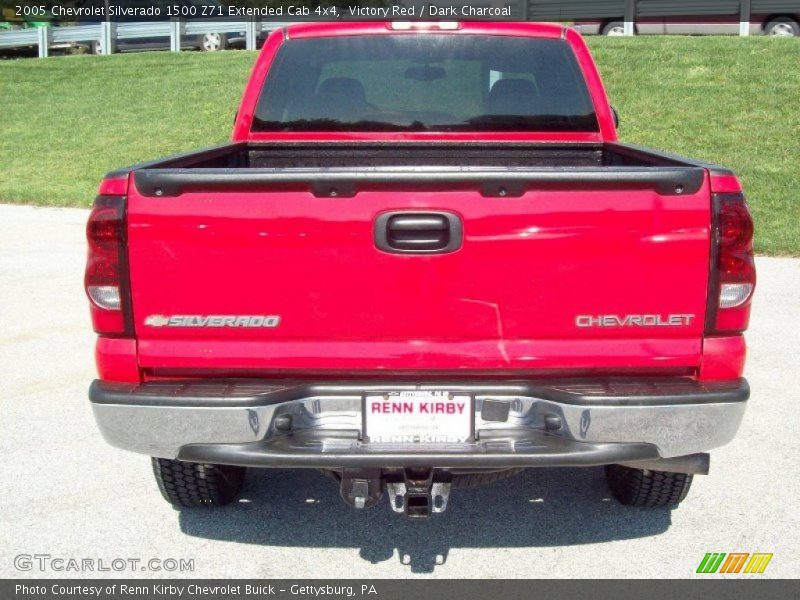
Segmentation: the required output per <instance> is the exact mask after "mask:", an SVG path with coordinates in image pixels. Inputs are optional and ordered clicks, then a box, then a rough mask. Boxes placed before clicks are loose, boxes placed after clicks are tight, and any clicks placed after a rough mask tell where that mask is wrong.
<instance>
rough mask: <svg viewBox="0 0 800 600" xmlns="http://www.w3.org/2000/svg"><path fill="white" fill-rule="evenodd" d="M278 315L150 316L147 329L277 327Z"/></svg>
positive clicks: (147, 319)
mask: <svg viewBox="0 0 800 600" xmlns="http://www.w3.org/2000/svg"><path fill="white" fill-rule="evenodd" d="M280 322H281V318H280V317H279V316H278V315H171V316H166V315H150V316H149V317H147V318H145V320H144V324H145V325H147V326H149V327H277V326H278V325H279V324H280Z"/></svg>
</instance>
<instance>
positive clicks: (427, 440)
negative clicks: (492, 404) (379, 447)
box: [364, 391, 474, 444]
mask: <svg viewBox="0 0 800 600" xmlns="http://www.w3.org/2000/svg"><path fill="white" fill-rule="evenodd" d="M473 421H474V409H473V404H472V396H470V395H468V394H453V393H450V392H440V391H431V392H420V391H414V392H390V393H383V394H375V395H369V396H366V397H365V399H364V437H365V439H366V441H369V442H370V443H377V444H451V443H459V442H466V441H469V440H471V439H472V436H473V426H474V424H473Z"/></svg>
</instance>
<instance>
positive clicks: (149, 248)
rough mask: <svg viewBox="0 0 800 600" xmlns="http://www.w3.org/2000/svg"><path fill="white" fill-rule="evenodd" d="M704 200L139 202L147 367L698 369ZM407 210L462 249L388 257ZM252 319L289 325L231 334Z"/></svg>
mask: <svg viewBox="0 0 800 600" xmlns="http://www.w3.org/2000/svg"><path fill="white" fill-rule="evenodd" d="M132 187H133V186H132ZM708 198H709V190H708V185H707V182H706V181H704V183H703V184H702V186H701V187H700V189H699V190H697V192H696V193H693V194H687V195H670V196H664V195H660V194H659V193H657V192H656V191H655V190H652V189H619V190H613V189H608V188H606V189H539V190H529V191H527V192H526V193H524V194H523V195H521V196H519V197H505V198H504V197H485V196H483V195H482V194H481V193H480V191H479V190H478V189H477V188H475V189H470V188H469V187H462V188H461V189H436V188H435V187H430V186H429V187H427V188H426V187H416V188H414V189H402V188H398V189H393V188H391V187H387V188H383V189H381V188H376V189H365V190H363V191H360V192H359V193H357V194H355V195H353V196H352V197H318V196H315V195H313V194H312V193H310V192H309V191H306V190H297V189H277V190H268V191H244V192H233V191H230V192H227V191H210V192H202V191H193V192H188V193H183V194H181V195H179V196H176V197H169V198H162V197H146V196H143V195H141V194H139V193H138V192H136V190H135V189H132V190H131V193H130V194H129V200H128V216H127V218H128V235H129V261H130V272H131V280H132V285H131V288H132V290H133V292H132V293H133V297H132V301H133V312H134V318H135V328H136V336H137V338H138V351H139V358H140V364H141V366H142V367H143V368H145V369H148V368H150V369H154V370H155V371H158V370H163V371H165V372H166V371H169V372H181V373H190V372H193V371H197V370H200V371H202V370H207V369H212V370H214V371H217V372H223V371H224V372H226V373H238V372H240V371H249V370H258V371H284V370H295V369H301V370H303V371H305V372H308V371H317V370H322V371H324V370H328V369H333V370H339V371H344V372H347V373H352V372H357V371H366V370H375V369H381V370H384V371H395V370H396V371H407V370H412V371H423V370H424V371H432V372H433V371H449V372H453V371H458V372H466V371H480V370H483V369H486V370H489V369H491V370H493V371H496V370H498V369H501V370H504V372H508V371H519V372H525V373H532V372H538V371H550V370H592V369H598V368H601V369H604V370H616V371H628V370H664V369H691V368H693V367H696V366H697V365H698V362H699V357H700V352H701V337H702V331H703V314H704V311H705V299H706V286H707V278H708V253H709V221H710V217H709V200H708ZM404 209H410V210H413V211H414V212H415V213H420V212H422V213H424V212H426V211H447V212H451V213H453V214H455V215H457V216H458V218H460V220H461V222H462V223H463V243H462V244H461V247H460V248H459V249H458V250H456V251H454V252H450V253H446V254H431V255H425V254H421V255H415V254H396V253H389V252H384V251H382V250H379V249H378V248H377V247H376V241H375V231H374V224H375V221H376V219H377V218H378V216H379V215H381V214H382V213H384V212H385V211H387V210H398V211H402V210H404ZM247 316H265V317H278V319H274V322H271V323H266V324H267V325H275V326H264V324H263V323H260V322H259V321H258V320H251V321H250V322H248V321H247V320H242V319H239V320H238V321H232V320H231V319H230V318H229V317H247ZM173 317H184V318H183V319H182V320H181V319H173ZM187 317H188V318H187ZM207 317H225V318H224V319H216V320H215V319H208V318H207ZM170 319H172V322H170ZM253 324H255V326H251V325H253Z"/></svg>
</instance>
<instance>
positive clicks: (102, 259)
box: [84, 196, 133, 336]
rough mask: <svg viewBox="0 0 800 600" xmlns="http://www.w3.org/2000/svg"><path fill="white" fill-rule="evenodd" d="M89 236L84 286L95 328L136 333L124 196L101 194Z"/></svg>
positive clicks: (121, 333) (105, 332)
mask: <svg viewBox="0 0 800 600" xmlns="http://www.w3.org/2000/svg"><path fill="white" fill-rule="evenodd" d="M86 239H87V241H88V243H89V254H88V257H87V259H86V275H85V277H84V286H85V287H86V295H87V296H88V297H89V301H90V306H91V314H92V325H94V330H95V331H96V332H97V333H100V334H103V335H117V336H128V335H132V334H133V318H132V315H131V302H130V292H129V288H128V261H127V255H126V250H125V197H124V196H98V197H97V199H96V200H95V201H94V207H93V208H92V212H91V214H90V215H89V222H88V223H87V224H86Z"/></svg>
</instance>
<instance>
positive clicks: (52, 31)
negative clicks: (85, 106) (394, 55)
mask: <svg viewBox="0 0 800 600" xmlns="http://www.w3.org/2000/svg"><path fill="white" fill-rule="evenodd" d="M415 1H416V0H411V2H412V3H414V2H415ZM443 1H445V0H433V1H432V2H428V3H431V4H441V3H442V2H443ZM448 1H449V0H448ZM465 1H467V0H465ZM489 2H490V3H491V2H499V3H500V4H503V5H505V6H513V7H515V9H516V10H515V11H514V14H517V15H519V18H521V19H522V20H532V21H571V20H573V19H577V18H582V19H599V20H603V19H608V18H613V19H620V20H622V21H623V23H624V28H623V30H624V34H625V35H634V33H635V28H636V21H637V19H639V18H652V17H658V16H669V15H687V16H694V17H698V16H720V15H723V16H726V18H730V19H731V21H732V23H734V24H735V23H736V22H737V20H738V22H739V34H740V35H743V36H746V35H750V33H751V32H752V31H753V28H752V27H751V24H750V20H751V15H754V14H762V15H763V14H798V13H800V0H489ZM288 23H289V22H277V21H259V20H247V21H233V20H219V21H207V20H195V21H192V20H186V21H184V20H178V19H174V20H172V21H162V22H143V23H111V22H103V23H97V24H94V25H80V26H75V27H57V26H55V27H40V28H32V29H21V30H11V31H0V48H14V47H25V46H31V47H34V46H35V47H37V48H38V50H39V56H40V57H45V56H47V55H48V51H49V49H50V48H51V47H53V46H55V45H58V44H92V43H94V44H96V45H97V46H99V48H100V51H101V53H102V54H111V53H113V52H114V51H115V49H116V42H117V40H120V41H125V40H132V39H142V38H155V37H163V38H168V39H169V47H170V49H171V50H172V51H173V52H179V51H180V50H181V42H182V40H183V39H184V38H185V37H186V36H201V35H203V34H206V33H220V34H231V33H244V38H245V47H246V48H247V49H248V50H254V49H255V48H256V43H257V40H258V37H259V35H260V34H261V33H265V32H269V31H272V30H274V29H277V28H279V27H282V26H283V25H286V24H288ZM756 29H758V28H756Z"/></svg>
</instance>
